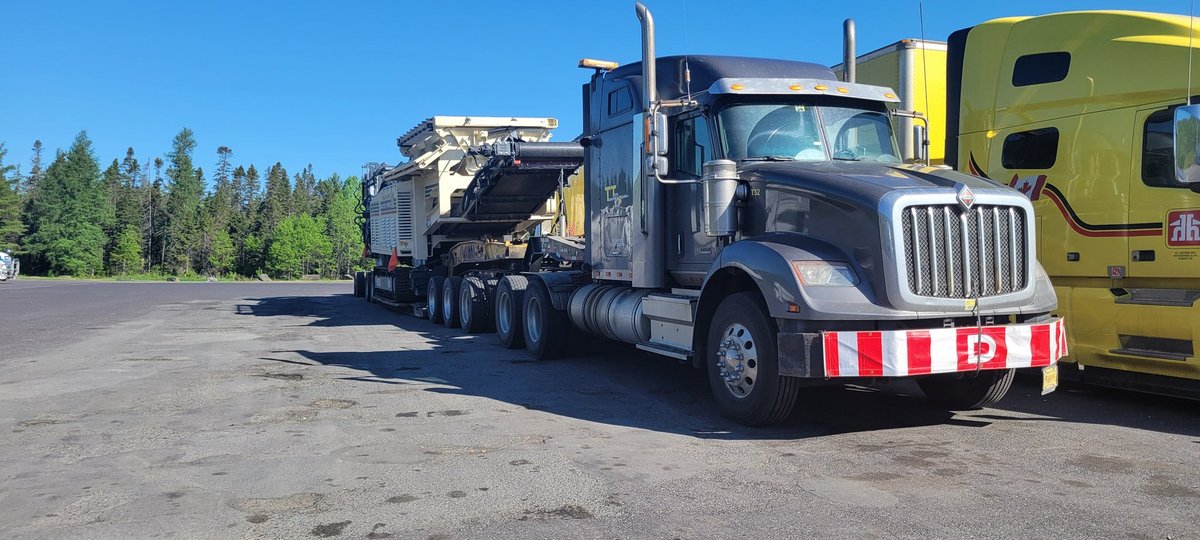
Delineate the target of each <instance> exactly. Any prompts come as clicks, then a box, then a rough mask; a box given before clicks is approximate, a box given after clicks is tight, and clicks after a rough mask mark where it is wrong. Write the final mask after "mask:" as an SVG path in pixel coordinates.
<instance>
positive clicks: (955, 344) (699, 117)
mask: <svg viewBox="0 0 1200 540" xmlns="http://www.w3.org/2000/svg"><path fill="white" fill-rule="evenodd" d="M636 13H637V16H638V19H639V20H640V21H641V29H642V58H641V61H640V62H638V63H634V64H629V65H625V66H619V67H618V66H617V65H616V64H614V63H610V62H601V61H594V60H586V59H585V60H583V61H581V62H580V66H581V67H585V68H590V69H593V70H594V73H593V75H592V77H591V80H590V81H588V82H587V83H586V84H585V85H584V87H583V125H584V133H583V134H582V135H581V136H580V137H579V138H577V139H576V140H575V141H572V142H570V143H546V142H541V141H537V140H533V141H527V140H521V138H520V137H508V138H505V139H503V140H495V141H488V142H485V143H484V144H481V145H478V146H475V147H472V148H471V149H470V150H469V151H467V152H466V155H465V156H464V160H466V161H468V162H470V164H471V165H472V166H473V168H474V171H473V176H472V180H471V182H470V183H469V185H468V186H467V187H466V188H465V189H463V190H462V192H461V193H460V195H459V197H458V198H457V199H456V200H455V201H454V208H453V209H452V210H451V211H450V214H452V215H455V216H457V217H460V218H462V219H463V222H464V223H467V224H471V223H473V224H475V226H473V227H472V226H466V227H467V229H466V230H473V231H476V232H479V233H480V234H481V235H483V236H481V237H480V238H479V239H472V240H469V241H466V242H462V243H459V244H456V245H454V246H453V247H451V248H450V249H448V250H446V251H445V253H443V255H442V256H441V257H440V258H439V259H438V261H433V262H430V261H426V262H425V263H423V264H422V265H420V268H419V269H415V271H416V272H417V273H425V274H426V275H428V278H427V279H422V280H420V281H421V285H420V286H410V287H415V288H420V289H424V291H423V292H425V297H426V298H427V299H428V306H427V307H428V313H429V316H430V317H431V318H433V319H434V320H437V321H441V322H444V323H445V324H447V325H449V326H462V327H464V328H465V329H466V330H468V331H474V332H478V331H485V330H492V329H494V330H495V331H496V332H497V333H498V334H499V336H500V341H501V343H502V344H503V345H504V346H507V347H520V346H524V347H525V348H526V349H528V351H529V352H530V354H531V355H533V356H534V357H535V358H539V359H545V358H552V357H554V356H558V355H561V354H564V353H565V352H566V348H567V343H568V339H569V335H570V334H571V333H573V332H586V333H587V334H591V335H596V336H602V337H606V338H609V339H613V340H618V341H623V342H626V343H630V344H633V345H635V346H636V347H637V348H639V349H642V350H645V351H649V352H652V353H656V354H660V355H663V356H667V357H671V358H675V359H678V360H680V361H682V362H686V363H689V364H691V365H693V366H695V367H697V368H700V369H704V370H706V371H707V374H708V381H709V386H710V387H711V391H712V394H713V396H714V399H715V402H716V404H717V406H718V408H719V409H720V411H721V412H722V414H724V415H725V416H727V417H729V418H731V419H733V420H736V421H738V422H742V423H745V424H750V425H767V424H772V423H777V422H779V421H781V420H783V419H785V418H786V417H787V416H788V415H789V413H790V412H791V410H792V408H793V406H794V403H795V398H796V396H797V395H798V393H799V392H800V391H801V389H802V387H804V386H806V385H811V384H830V383H833V384H840V383H848V382H862V381H864V380H880V379H892V378H901V377H913V378H916V380H917V382H918V384H919V385H920V386H921V388H922V389H923V390H924V392H925V393H926V394H927V395H928V396H929V397H930V398H931V399H932V400H934V401H935V402H937V403H939V404H942V405H944V406H946V407H948V408H952V409H964V408H975V407H980V406H986V405H990V404H993V403H995V402H996V401H998V400H999V399H1000V398H1001V397H1003V396H1004V394H1005V393H1006V392H1007V391H1008V389H1009V387H1010V385H1011V383H1012V380H1013V376H1014V370H1015V369H1019V368H1040V369H1041V371H1042V378H1043V389H1044V391H1051V390H1053V389H1054V387H1055V386H1056V384H1057V371H1056V362H1057V360H1058V359H1059V358H1060V357H1062V356H1063V355H1065V354H1066V345H1065V338H1064V334H1063V325H1062V321H1061V319H1059V318H1057V317H1054V316H1052V314H1051V311H1052V310H1054V309H1055V307H1056V299H1055V296H1054V292H1053V289H1052V287H1051V285H1050V283H1049V281H1048V279H1047V277H1046V274H1045V272H1044V271H1043V270H1042V268H1041V266H1040V264H1039V263H1038V261H1037V260H1036V254H1037V249H1036V247H1035V245H1034V241H1035V238H1036V235H1035V234H1034V230H1033V228H1034V219H1033V209H1032V207H1031V205H1030V202H1029V200H1028V199H1027V198H1025V197H1024V196H1022V195H1021V194H1020V193H1017V192H1015V191H1014V190H1012V189H1010V188H1008V187H1006V186H1004V185H1001V184H998V183H995V182H991V181H989V180H985V179H981V178H977V177H974V176H969V175H965V174H960V173H957V172H954V171H951V170H946V169H941V168H933V167H929V166H927V165H922V164H920V163H912V164H906V163H903V162H902V161H901V158H900V155H901V154H900V152H899V150H898V147H897V142H896V136H895V133H894V126H895V125H897V123H898V122H897V118H898V117H899V116H901V115H904V114H905V113H904V112H902V111H896V110H895V107H896V104H897V102H898V99H897V97H896V95H895V94H894V93H893V92H892V91H891V90H890V89H888V88H883V87H876V86H869V85H863V84H855V83H850V82H841V81H839V80H838V79H837V77H836V76H835V74H834V73H833V72H832V71H830V70H829V69H828V68H826V67H823V66H820V65H817V64H812V63H805V62H795V61H786V60H768V59H757V58H741V57H723V56H700V55H698V56H687V57H683V56H668V57H662V58H658V57H656V55H655V52H654V22H653V17H652V16H651V14H650V12H649V11H648V10H647V9H646V8H645V6H643V5H642V4H640V3H638V4H637V6H636ZM468 157H469V159H468ZM565 179H570V181H572V182H582V183H583V191H584V194H585V195H584V198H585V202H584V208H585V212H586V219H585V220H584V222H585V230H584V231H583V234H582V237H571V236H569V235H563V234H562V229H561V227H556V226H555V225H554V224H555V221H554V217H553V216H551V215H548V214H545V212H543V215H542V216H541V217H542V218H544V219H546V221H542V222H537V220H536V219H532V220H531V218H532V217H534V214H537V212H538V211H539V210H538V209H539V208H540V209H542V210H544V209H545V207H544V206H538V205H539V204H540V203H545V202H546V201H547V200H558V201H559V203H560V204H562V202H563V200H564V198H563V197H562V196H561V195H560V196H558V197H557V198H556V197H555V196H554V193H555V192H556V190H557V192H558V193H561V192H562V190H563V189H564V188H565V187H566V184H568V183H569V182H567V181H566V180H565ZM368 184H370V182H368ZM376 187H380V185H379V184H377V185H376ZM364 196H365V198H366V201H365V203H366V204H365V205H364V207H370V205H371V201H370V194H369V193H367V192H364ZM548 196H549V197H550V198H549V199H547V197H548ZM559 211H561V209H556V212H555V215H557V212H559ZM364 215H365V216H366V218H367V221H368V222H369V221H370V220H371V217H370V212H364ZM531 223H537V224H536V225H535V226H533V227H532V228H528V226H529V225H530V224H531ZM489 224H490V225H489ZM518 224H522V225H524V226H526V227H527V228H526V229H524V233H522V232H521V231H519V230H516V229H515V228H514V227H516V226H517V225H518ZM368 229H370V226H369V223H368V224H366V225H364V231H368ZM556 233H557V234H556ZM365 234H366V233H365ZM489 246H491V250H490V252H489V249H488V248H489ZM372 251H373V252H375V253H379V251H380V250H377V249H375V250H372ZM388 259H389V257H386V256H384V255H383V254H380V255H378V256H377V260H378V262H379V267H378V268H376V270H375V272H373V273H371V274H370V275H364V276H361V278H360V280H359V283H358V284H356V285H358V290H359V292H360V293H362V294H364V295H369V294H370V293H369V291H363V290H362V289H365V288H369V287H371V286H372V285H371V284H372V283H374V282H377V281H379V280H381V279H382V280H383V281H385V282H386V281H388V280H393V281H394V280H395V279H397V278H396V276H398V275H399V274H397V269H396V268H395V266H396V265H395V264H394V263H395V256H394V254H393V255H392V256H391V257H390V259H391V260H390V261H389V260H388ZM400 271H402V272H405V274H404V275H410V274H411V273H412V272H413V271H412V270H407V269H401V270H400ZM417 292H418V293H419V292H422V291H417ZM417 296H419V294H417ZM376 297H378V295H376ZM385 301H388V300H385ZM388 302H390V301H388Z"/></svg>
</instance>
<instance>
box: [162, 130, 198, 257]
mask: <svg viewBox="0 0 1200 540" xmlns="http://www.w3.org/2000/svg"><path fill="white" fill-rule="evenodd" d="M195 148H196V139H195V137H193V135H192V130H190V129H188V128H183V130H181V131H180V132H179V134H177V135H176V136H175V140H174V141H173V142H172V145H171V153H170V154H167V159H168V161H170V166H169V167H167V182H168V184H167V201H166V213H167V224H166V237H165V238H164V244H165V245H164V252H165V256H164V261H163V266H164V268H165V269H166V270H167V271H169V272H172V273H175V274H184V273H187V272H190V271H194V268H193V263H194V261H195V259H196V255H197V252H198V250H197V248H198V247H199V243H200V242H199V240H200V226H201V222H200V221H201V220H200V198H201V196H202V194H203V192H204V184H203V181H202V180H201V178H200V174H199V173H200V172H201V171H197V170H196V169H194V168H193V167H192V151H193V150H195Z"/></svg>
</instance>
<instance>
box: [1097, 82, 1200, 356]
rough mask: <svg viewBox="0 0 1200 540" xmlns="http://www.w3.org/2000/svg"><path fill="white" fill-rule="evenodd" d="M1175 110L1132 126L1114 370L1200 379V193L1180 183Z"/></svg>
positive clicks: (1140, 118)
mask: <svg viewBox="0 0 1200 540" xmlns="http://www.w3.org/2000/svg"><path fill="white" fill-rule="evenodd" d="M1173 118H1174V108H1173V107H1168V106H1167V105H1165V104H1161V105H1158V106H1150V107H1143V108H1141V109H1139V110H1138V111H1137V113H1136V115H1135V117H1134V119H1133V130H1132V133H1133V137H1132V139H1133V144H1132V145H1131V146H1132V156H1131V158H1132V161H1133V164H1134V166H1133V179H1132V181H1131V182H1130V193H1129V219H1128V222H1129V225H1130V236H1129V253H1128V263H1127V264H1128V267H1129V276H1128V279H1126V280H1124V281H1123V282H1122V283H1121V288H1119V289H1116V291H1117V292H1118V293H1120V294H1118V295H1117V296H1116V298H1115V299H1114V306H1113V311H1114V312H1115V314H1116V316H1115V317H1114V322H1113V328H1112V333H1113V334H1114V335H1115V337H1116V340H1117V348H1115V349H1113V350H1111V351H1110V354H1109V355H1108V356H1107V357H1106V358H1105V360H1106V363H1107V364H1108V365H1109V367H1114V368H1118V369H1126V370H1132V371H1140V372H1146V373H1153V374H1156V375H1166V376H1171V377H1183V378H1189V379H1197V378H1200V360H1198V359H1197V357H1196V352H1195V351H1196V346H1197V344H1198V343H1200V194H1197V193H1194V192H1192V191H1191V190H1190V189H1188V188H1186V187H1180V186H1178V185H1177V184H1175V182H1174V176H1175V167H1174V152H1173V149H1172V121H1173Z"/></svg>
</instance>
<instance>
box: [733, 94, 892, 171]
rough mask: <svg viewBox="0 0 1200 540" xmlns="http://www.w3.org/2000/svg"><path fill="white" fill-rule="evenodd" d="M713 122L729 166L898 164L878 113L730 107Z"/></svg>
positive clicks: (770, 106)
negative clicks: (832, 162) (750, 163)
mask: <svg viewBox="0 0 1200 540" xmlns="http://www.w3.org/2000/svg"><path fill="white" fill-rule="evenodd" d="M717 117H718V123H719V125H720V130H721V133H720V135H721V143H722V144H723V145H724V147H725V156H726V157H727V158H728V159H732V160H734V161H742V160H746V159H751V160H755V159H757V160H783V161H828V160H842V161H874V162H880V163H898V162H899V161H900V159H899V157H897V156H898V155H899V152H898V151H897V150H896V142H895V138H894V137H893V136H892V126H891V123H890V122H889V121H888V117H887V115H886V114H884V113H882V112H879V111H871V110H864V109H855V108H847V107H832V106H816V105H804V104H796V103H736V104H733V105H729V106H727V107H725V108H723V109H721V112H720V113H718V114H717Z"/></svg>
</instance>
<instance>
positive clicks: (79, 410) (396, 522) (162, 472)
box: [0, 280, 1200, 538]
mask: <svg viewBox="0 0 1200 540" xmlns="http://www.w3.org/2000/svg"><path fill="white" fill-rule="evenodd" d="M350 291H351V286H350V284H349V283H112V282H108V283H87V282H72V281H36V280H17V281H14V282H11V283H4V284H0V313H2V316H3V318H4V321H5V322H4V324H3V325H2V326H0V367H3V370H2V371H0V434H3V436H2V437H0V479H2V481H0V530H4V531H5V534H4V536H6V537H17V538H63V537H79V538H150V537H183V538H198V537H205V538H238V537H246V538H263V537H266V538H305V537H307V538H389V537H390V538H565V537H570V538H574V537H582V538H745V537H752V538H796V537H818V538H846V537H853V538H860V537H905V538H909V537H922V538H928V537H934V538H963V537H1002V538H1013V537H1021V538H1046V537H1087V538H1110V537H1111V538H1117V537H1120V538H1127V537H1134V538H1197V537H1200V404H1197V403H1194V402H1189V401H1182V400H1173V399H1168V398H1161V397H1154V396H1144V395H1137V394H1129V393H1123V392H1117V391H1109V390H1100V389H1091V388H1080V387H1074V386H1067V387H1064V388H1062V389H1060V391H1058V392H1056V393H1054V394H1051V395H1049V396H1041V395H1039V393H1038V389H1039V388H1038V387H1037V385H1036V384H1035V383H1036V381H1034V380H1032V379H1030V380H1018V384H1017V385H1016V386H1015V387H1014V389H1013V391H1012V392H1010V394H1009V396H1008V397H1007V398H1006V399H1005V400H1004V401H1002V402H1001V403H1000V404H999V405H998V406H997V407H995V408H990V409H984V410H979V411H972V412H969V413H962V414H951V413H946V412H942V411H938V410H936V409H933V408H931V407H930V406H929V405H928V404H927V403H926V402H925V400H924V399H923V398H922V397H921V394H920V391H919V390H917V389H916V387H915V385H910V384H905V383H901V384H892V385H888V386H884V387H880V388H862V387H847V388H841V387H838V388H813V389H810V390H807V391H806V392H805V393H804V395H803V396H802V398H801V403H800V405H799V407H798V413H797V415H796V416H795V417H794V418H793V419H792V420H791V421H790V422H789V423H788V424H786V425H785V426H783V427H780V428H773V429H750V428H744V427H741V426H738V425H736V424H732V423H730V422H728V421H726V420H724V419H722V418H721V417H720V416H718V415H717V414H715V413H714V412H713V410H714V409H713V406H712V403H711V402H710V398H709V396H708V394H707V388H706V386H705V384H704V380H703V377H702V375H701V374H700V373H698V372H695V371H693V370H691V369H690V368H686V367H683V366H680V365H679V364H676V363H674V362H673V361H669V360H663V359H660V358H657V357H654V356H650V355H646V354H643V353H640V352H637V351H636V350H634V349H631V348H628V347H623V346H617V345H606V344H602V343H598V342H589V341H585V340H580V341H579V342H577V343H574V344H573V350H574V351H576V352H577V353H578V354H575V355H573V356H572V357H570V358H567V359H563V360H556V361H551V362H531V361H529V360H527V359H526V358H525V356H524V353H523V351H510V350H506V349H502V348H500V347H499V346H497V345H496V343H497V341H496V338H495V336H492V335H482V336H467V335H463V334H462V333H461V332H460V331H459V330H449V329H445V328H442V327H441V326H436V325H433V324H431V323H429V322H428V321H424V320H419V319H416V318H413V317H410V316H406V315H402V314H399V313H396V312H393V311H390V310H388V309H385V308H383V307H379V306H373V305H367V304H365V303H363V302H362V300H361V299H357V298H354V297H353V296H352V295H351V294H350Z"/></svg>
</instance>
